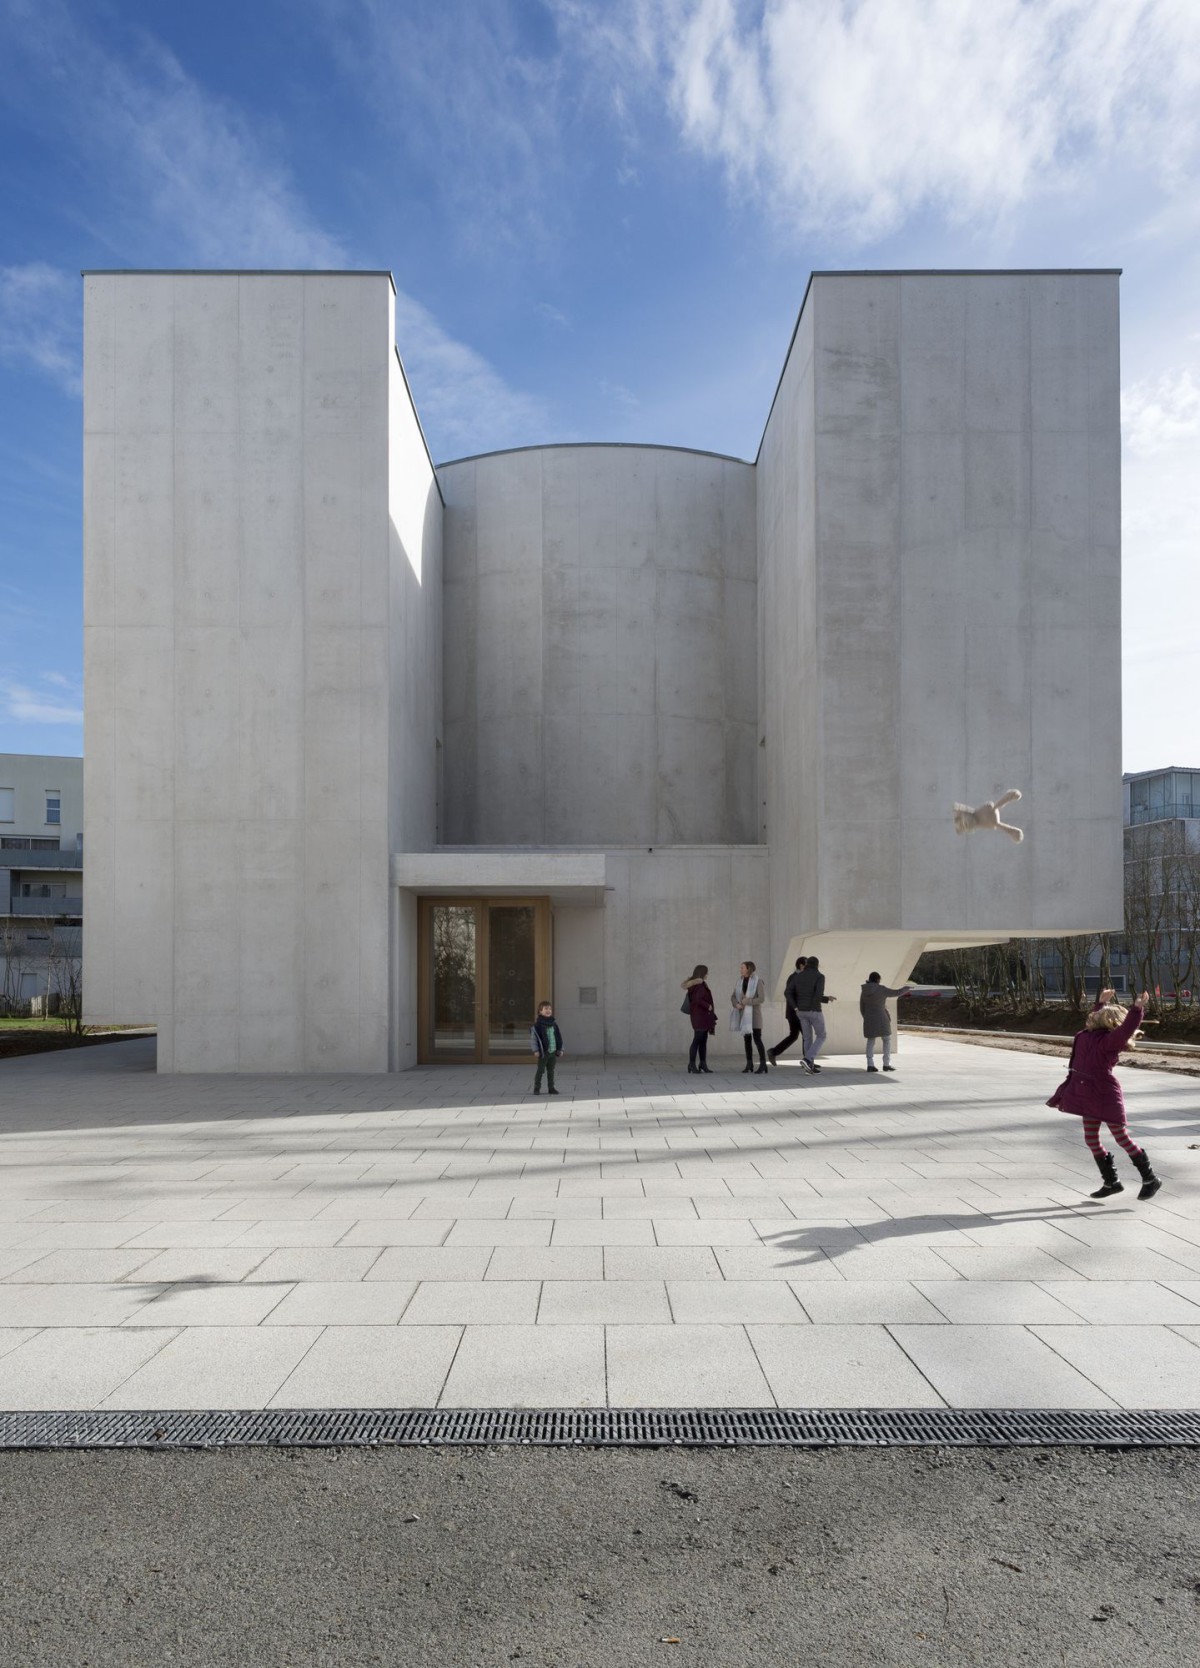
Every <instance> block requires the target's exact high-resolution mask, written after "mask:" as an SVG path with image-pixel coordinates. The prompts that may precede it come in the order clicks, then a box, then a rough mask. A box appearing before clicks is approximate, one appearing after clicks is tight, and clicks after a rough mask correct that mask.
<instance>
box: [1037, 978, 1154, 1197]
mask: <svg viewBox="0 0 1200 1668" xmlns="http://www.w3.org/2000/svg"><path fill="white" fill-rule="evenodd" d="M1115 996H1116V992H1115V991H1112V990H1102V991H1101V992H1100V995H1099V997H1098V998H1097V999H1096V1005H1095V1007H1094V1008H1093V1009H1092V1011H1091V1013H1090V1014H1089V1015H1088V1016H1087V1023H1086V1025H1085V1026H1084V1028H1083V1030H1082V1031H1077V1032H1076V1034H1075V1042H1074V1046H1073V1047H1072V1049H1071V1064H1070V1067H1069V1068H1068V1072H1067V1081H1066V1084H1065V1085H1064V1089H1063V1091H1062V1092H1061V1093H1060V1094H1058V1095H1056V1096H1055V1104H1057V1105H1058V1107H1059V1109H1060V1110H1061V1111H1063V1112H1073V1113H1075V1115H1076V1116H1077V1117H1080V1118H1082V1119H1083V1138H1084V1140H1085V1141H1086V1142H1087V1145H1088V1151H1089V1152H1090V1153H1091V1155H1092V1157H1093V1158H1094V1159H1095V1160H1096V1167H1097V1169H1098V1170H1099V1171H1100V1175H1101V1177H1102V1180H1103V1185H1102V1186H1101V1187H1100V1188H1099V1189H1098V1190H1097V1191H1096V1192H1095V1193H1093V1194H1092V1198H1093V1199H1107V1198H1108V1197H1109V1195H1110V1194H1113V1193H1123V1192H1124V1191H1125V1186H1124V1183H1123V1182H1120V1181H1118V1180H1117V1165H1116V1160H1115V1159H1114V1158H1113V1155H1112V1154H1111V1153H1110V1152H1109V1151H1108V1150H1107V1149H1106V1148H1105V1146H1104V1145H1103V1143H1102V1142H1101V1140H1100V1126H1101V1124H1107V1125H1108V1128H1109V1133H1110V1134H1111V1135H1112V1138H1113V1140H1114V1141H1115V1142H1116V1143H1117V1145H1118V1146H1119V1147H1121V1148H1123V1150H1124V1151H1125V1152H1127V1153H1128V1154H1129V1157H1130V1159H1131V1160H1132V1161H1133V1166H1134V1168H1135V1169H1136V1171H1137V1172H1138V1174H1139V1175H1140V1176H1141V1178H1142V1188H1141V1192H1140V1193H1139V1194H1138V1198H1139V1199H1152V1198H1153V1197H1154V1195H1155V1194H1156V1193H1157V1192H1158V1190H1159V1188H1160V1187H1161V1186H1162V1182H1161V1181H1159V1179H1158V1177H1157V1176H1156V1175H1155V1174H1154V1171H1153V1170H1152V1169H1151V1168H1150V1159H1149V1157H1148V1155H1147V1154H1146V1152H1145V1150H1144V1148H1142V1147H1139V1146H1138V1144H1137V1142H1136V1141H1135V1140H1134V1139H1133V1137H1132V1136H1131V1135H1130V1133H1129V1128H1128V1126H1127V1124H1126V1122H1125V1096H1124V1095H1123V1094H1122V1093H1121V1085H1120V1084H1119V1083H1118V1082H1117V1079H1116V1075H1115V1073H1114V1071H1113V1067H1114V1066H1115V1065H1116V1064H1117V1061H1118V1060H1119V1059H1120V1057H1121V1050H1122V1049H1124V1048H1128V1047H1130V1045H1131V1043H1132V1039H1133V1034H1134V1032H1135V1031H1136V1030H1137V1028H1138V1026H1139V1025H1140V1024H1141V1023H1142V1018H1143V1016H1144V1014H1145V1012H1146V1004H1147V1002H1149V1000H1150V993H1149V991H1146V990H1144V991H1143V992H1142V994H1141V995H1140V996H1139V997H1138V999H1137V1001H1136V1002H1135V1003H1134V1004H1133V1006H1132V1008H1130V1010H1129V1012H1128V1013H1125V1012H1124V1011H1123V1010H1122V1009H1121V1008H1120V1007H1118V1006H1117V1003H1116V1002H1115V1000H1114V997H1115Z"/></svg>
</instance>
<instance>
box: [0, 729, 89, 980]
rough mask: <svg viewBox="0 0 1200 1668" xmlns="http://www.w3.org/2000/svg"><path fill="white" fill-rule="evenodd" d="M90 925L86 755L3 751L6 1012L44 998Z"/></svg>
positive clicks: (0, 928)
mask: <svg viewBox="0 0 1200 1668" xmlns="http://www.w3.org/2000/svg"><path fill="white" fill-rule="evenodd" d="M82 925H83V760H82V759H79V758H63V757H58V756H56V755H45V754H39V753H0V1012H3V1011H5V1010H6V1009H7V1010H8V1011H9V1012H13V1011H21V1010H23V1009H24V1007H25V1005H26V1004H28V1003H29V1002H31V1001H33V1002H35V1003H38V1002H41V1001H42V1000H43V999H44V997H45V995H46V992H47V989H48V988H49V987H51V986H54V985H55V984H56V983H57V977H56V972H57V969H58V968H59V967H61V965H62V964H63V962H64V961H69V962H72V963H74V964H76V965H78V961H79V957H80V952H81V938H82Z"/></svg>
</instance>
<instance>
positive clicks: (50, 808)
mask: <svg viewBox="0 0 1200 1668" xmlns="http://www.w3.org/2000/svg"><path fill="white" fill-rule="evenodd" d="M46 821H47V822H48V823H49V824H50V825H51V827H55V828H56V827H57V826H58V824H59V823H60V822H61V821H62V796H61V794H57V793H49V792H47V794H46Z"/></svg>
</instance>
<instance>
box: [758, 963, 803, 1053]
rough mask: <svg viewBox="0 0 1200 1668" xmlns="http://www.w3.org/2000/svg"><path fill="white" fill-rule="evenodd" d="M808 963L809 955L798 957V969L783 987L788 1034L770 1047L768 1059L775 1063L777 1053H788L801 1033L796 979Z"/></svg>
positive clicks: (791, 974)
mask: <svg viewBox="0 0 1200 1668" xmlns="http://www.w3.org/2000/svg"><path fill="white" fill-rule="evenodd" d="M807 965H808V957H807V956H797V957H796V971H795V972H794V973H789V974H788V982H787V984H786V985H784V987H783V1011H784V1013H785V1015H786V1016H787V1022H788V1034H787V1036H786V1037H785V1038H784V1039H783V1041H782V1042H777V1043H776V1044H775V1047H774V1048H768V1050H767V1059H768V1060H769V1061H770V1062H771V1064H772V1065H774V1064H775V1056H776V1055H777V1054H786V1053H787V1051H788V1049H789V1048H790V1047H791V1046H792V1044H793V1043H794V1042H795V1040H796V1038H797V1037H798V1036H799V1035H800V1016H799V1014H797V1012H796V981H797V979H798V978H799V977H800V975H801V973H803V972H804V969H805V968H806V967H807Z"/></svg>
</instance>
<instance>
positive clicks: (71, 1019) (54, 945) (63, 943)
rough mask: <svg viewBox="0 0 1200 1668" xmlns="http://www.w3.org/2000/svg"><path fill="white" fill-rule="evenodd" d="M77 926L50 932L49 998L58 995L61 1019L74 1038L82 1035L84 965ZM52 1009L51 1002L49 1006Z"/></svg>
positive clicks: (47, 982) (47, 977)
mask: <svg viewBox="0 0 1200 1668" xmlns="http://www.w3.org/2000/svg"><path fill="white" fill-rule="evenodd" d="M80 950H81V945H80V931H79V928H78V927H59V928H58V929H57V930H52V931H51V937H50V960H49V965H48V968H47V974H46V994H47V996H57V998H58V1017H59V1018H60V1019H61V1020H62V1022H63V1025H64V1027H65V1028H66V1029H67V1030H68V1031H70V1032H72V1033H73V1034H74V1035H75V1036H77V1037H78V1036H82V1035H83V962H82V959H81V955H80ZM47 1007H49V1003H47Z"/></svg>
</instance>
